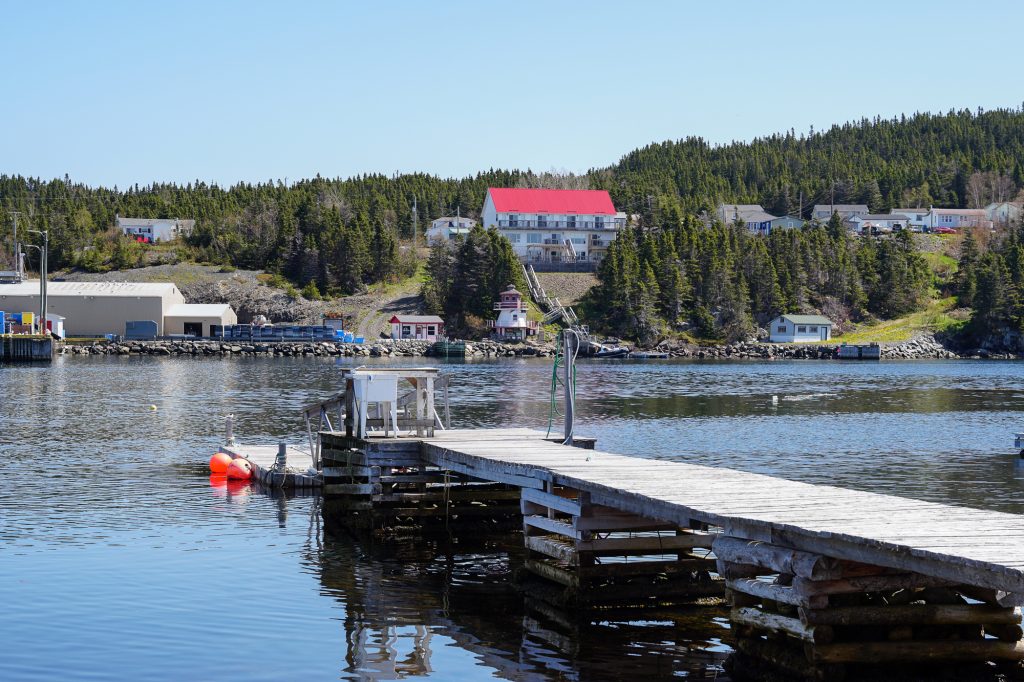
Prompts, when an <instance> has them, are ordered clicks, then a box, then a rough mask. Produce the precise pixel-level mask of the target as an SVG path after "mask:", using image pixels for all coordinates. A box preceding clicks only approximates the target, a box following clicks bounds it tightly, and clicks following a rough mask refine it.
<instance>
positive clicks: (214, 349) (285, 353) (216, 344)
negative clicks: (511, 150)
mask: <svg viewBox="0 0 1024 682" xmlns="http://www.w3.org/2000/svg"><path fill="white" fill-rule="evenodd" d="M431 345H432V344H431V343H430V342H428V341H391V340H381V341H377V342H374V343H365V344H353V343H332V342H329V341H284V342H273V343H263V342H257V341H254V342H220V341H184V340H180V341H179V340H174V341H120V342H115V341H111V342H95V343H89V344H75V345H72V344H65V345H63V346H62V347H61V350H60V352H61V354H62V355H163V356H197V357H200V356H202V357H205V356H233V355H237V356H261V357H301V356H314V357H318V356H319V357H327V356H335V357H376V358H379V357H424V356H429V355H430V354H431V353H430V347H431ZM552 354H554V346H551V345H548V346H538V345H534V344H522V343H518V344H507V343H498V342H495V341H475V342H467V343H466V357H548V356H550V355H552Z"/></svg>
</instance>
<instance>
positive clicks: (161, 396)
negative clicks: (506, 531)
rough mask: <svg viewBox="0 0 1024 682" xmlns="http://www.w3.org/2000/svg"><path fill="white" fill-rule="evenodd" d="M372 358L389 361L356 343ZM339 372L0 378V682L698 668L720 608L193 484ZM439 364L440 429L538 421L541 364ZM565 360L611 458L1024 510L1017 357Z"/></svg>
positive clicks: (193, 370)
mask: <svg viewBox="0 0 1024 682" xmlns="http://www.w3.org/2000/svg"><path fill="white" fill-rule="evenodd" d="M377 362H389V363H393V362H396V361H394V360H391V361H384V360H369V359H362V360H360V363H361V364H372V363H377ZM400 362H402V363H403V364H412V365H421V364H435V363H434V361H432V360H430V359H422V358H408V359H402V360H400ZM351 364H354V363H353V361H352V360H351V359H331V358H293V359H275V360H257V359H248V358H225V359H221V358H214V359H203V358H196V359H182V358H171V359H160V358H120V357H113V358H103V357H100V358H91V357H90V358H59V359H58V360H57V361H56V362H55V363H54V364H53V365H52V367H46V368H44V367H17V366H11V367H4V368H2V369H0V373H2V374H0V376H2V378H3V380H4V384H5V386H6V387H8V390H6V391H5V393H4V395H3V396H2V398H0V474H2V475H3V485H2V486H0V603H3V604H4V608H3V609H0V632H3V633H4V637H5V640H4V646H0V679H18V680H34V679H53V678H57V677H60V678H69V679H83V678H90V679H92V678H111V677H118V678H133V679H140V680H145V679H166V678H167V677H169V676H173V677H181V678H188V679H223V680H233V679H246V680H250V679H260V678H265V679H281V678H296V677H309V678H312V679H323V678H332V677H333V678H337V677H339V676H341V677H344V678H353V679H358V678H366V679H369V678H373V677H374V676H376V677H377V678H378V679H382V678H383V677H386V676H388V675H390V676H392V678H395V677H403V676H404V677H416V676H420V675H432V676H434V677H437V678H439V679H451V678H453V677H465V678H467V679H475V678H479V677H486V676H497V677H502V678H505V679H517V680H518V679H550V678H558V679H612V678H620V679H621V678H629V677H633V678H644V679H647V678H649V679H657V678H664V677H670V676H686V675H688V676H690V677H693V678H697V679H701V678H702V677H704V678H709V679H710V678H711V677H714V675H715V674H716V672H717V671H718V665H719V663H720V661H721V658H722V656H724V654H725V652H726V651H727V649H728V643H729V640H728V630H727V629H726V628H725V626H724V615H725V614H724V613H721V612H717V611H715V610H707V609H701V610H696V611H693V612H686V611H684V610H676V611H673V612H671V613H663V614H653V615H650V616H645V618H646V620H644V621H640V622H637V621H631V620H628V619H618V618H614V617H608V618H607V619H606V620H603V621H599V622H590V621H584V622H580V621H578V620H576V619H574V618H572V617H569V616H568V615H566V614H559V613H555V612H551V611H550V610H545V609H544V608H542V607H540V606H538V605H536V604H533V603H527V602H525V601H524V600H523V599H522V598H521V597H520V596H518V595H517V593H516V592H515V591H514V589H513V585H512V573H513V570H514V568H515V565H516V563H515V562H516V551H517V548H516V547H515V546H514V543H513V546H511V547H508V546H504V545H502V544H500V543H499V544H493V543H492V544H490V545H484V546H482V547H474V548H466V547H458V548H456V551H453V552H451V553H450V555H449V553H448V552H445V551H441V550H440V549H439V548H437V547H427V548H426V550H427V551H425V550H424V549H423V548H417V549H415V550H413V549H409V548H406V549H401V550H400V549H398V548H394V547H366V546H362V545H360V544H358V543H353V542H352V541H350V540H348V539H346V538H332V537H324V536H323V533H322V530H321V528H320V526H319V519H320V506H319V505H320V501H319V499H318V498H315V497H302V496H299V497H294V496H282V495H274V494H268V493H266V492H264V491H261V490H259V489H258V488H257V487H255V486H250V485H247V484H234V483H231V482H227V481H221V480H218V479H211V477H210V476H209V474H208V472H207V470H206V461H207V460H208V458H209V456H210V454H211V453H212V452H213V451H214V450H215V449H216V447H217V446H218V445H219V444H220V441H221V439H222V432H223V417H224V415H226V414H228V413H234V414H235V415H236V432H237V433H238V434H239V436H240V437H241V438H242V439H243V440H245V441H248V442H254V443H266V444H270V443H274V442H276V441H278V440H280V439H282V438H287V439H293V438H294V439H296V440H301V439H302V437H303V436H302V434H301V429H302V425H301V423H300V421H299V419H298V410H299V408H300V407H301V406H302V405H304V404H307V403H309V402H311V401H313V400H315V399H318V398H323V397H326V396H327V395H329V394H331V393H332V392H333V391H334V390H336V388H337V377H338V371H339V368H340V367H342V366H348V365H351ZM446 369H447V370H448V371H450V373H451V374H452V377H453V382H452V389H451V397H452V403H453V404H452V416H453V422H454V425H455V426H457V427H468V426H506V425H529V426H538V427H543V426H545V425H546V424H547V421H548V409H549V403H548V391H549V388H550V378H551V365H550V363H549V362H548V361H545V360H503V361H500V362H464V363H448V364H446ZM578 377H579V380H578V381H579V386H578V402H577V410H578V414H579V420H580V424H579V426H578V430H579V432H581V433H586V434H587V435H593V436H596V437H597V438H598V442H599V447H601V448H603V449H605V450H608V451H614V452H622V453H628V454H635V455H639V456H643V457H653V458H662V459H678V460H683V461H689V462H696V463H703V464H712V465H716V466H727V467H733V468H738V469H744V470H748V471H755V472H759V473H769V474H773V475H777V476H782V477H785V478H790V479H797V480H804V481H811V482H822V483H833V484H838V485H842V486H847V487H851V488H859V489H866V490H873V491H879V492H887V493H892V494H897V495H904V496H909V497H915V498H922V499H929V500H935V501H940V502H946V503H951V504H964V505H971V506H979V507H986V508H991V509H997V510H1001V511H1007V512H1013V513H1024V494H1022V492H1024V467H1021V466H1020V465H1019V464H1018V458H1017V457H1016V453H1015V452H1014V450H1013V448H1012V447H1011V445H1012V441H1011V438H1012V433H1013V432H1015V431H1020V430H1024V428H1021V427H1022V423H1021V422H1022V421H1024V420H1022V418H1021V417H1022V415H1021V405H1022V404H1024V403H1022V401H1021V398H1022V397H1024V363H1013V362H970V361H964V362H915V363H875V364H871V363H867V364H840V363H817V362H803V363H801V362H771V363H767V362H766V363H757V362H730V363H711V362H674V361H669V362H628V361H627V362H621V361H620V362H601V361H586V362H583V363H581V365H580V368H579V374H578ZM772 396H778V398H779V400H778V401H777V403H773V401H772V399H771V398H772ZM149 405H155V406H156V407H157V409H156V410H155V411H151V410H149V409H148V406H149ZM556 428H557V426H556ZM403 552H404V553H403ZM226 651H227V652H230V651H245V652H248V653H247V655H246V656H245V657H243V658H242V659H240V658H239V657H236V656H231V655H226V654H225V652H226ZM252 652H255V655H253V654H252Z"/></svg>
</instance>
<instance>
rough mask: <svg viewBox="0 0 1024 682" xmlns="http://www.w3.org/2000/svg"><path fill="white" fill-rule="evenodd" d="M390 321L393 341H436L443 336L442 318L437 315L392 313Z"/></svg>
mask: <svg viewBox="0 0 1024 682" xmlns="http://www.w3.org/2000/svg"><path fill="white" fill-rule="evenodd" d="M390 322H391V338H392V339H394V340H395V341H405V340H415V341H437V340H438V339H440V338H442V337H443V336H444V320H442V319H441V318H440V317H438V316H437V315H394V316H393V317H392V318H391V320H390Z"/></svg>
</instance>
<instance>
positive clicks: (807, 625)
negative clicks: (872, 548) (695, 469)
mask: <svg viewBox="0 0 1024 682" xmlns="http://www.w3.org/2000/svg"><path fill="white" fill-rule="evenodd" d="M713 550H714V553H715V556H716V557H717V567H718V573H719V575H721V576H722V577H723V578H725V581H726V587H727V596H728V598H729V601H730V605H731V607H732V608H731V611H730V620H731V621H732V625H733V629H734V631H735V634H736V653H735V654H734V655H733V656H732V658H731V660H730V662H729V665H730V666H731V670H730V672H731V674H732V676H733V678H735V679H737V680H760V679H777V678H778V677H779V676H780V675H781V676H783V677H785V678H787V679H813V680H841V679H843V678H844V677H845V676H846V675H847V674H848V673H849V672H850V671H851V670H857V671H859V673H861V674H863V673H869V672H870V670H871V668H872V666H881V667H876V668H875V671H876V672H880V671H882V670H883V669H884V671H885V672H887V673H889V674H891V673H893V672H894V671H895V670H897V669H899V667H900V666H906V667H907V671H908V673H912V674H913V677H914V678H918V677H919V676H920V675H921V674H922V673H923V672H925V671H926V670H927V666H929V665H935V666H937V668H936V671H938V667H941V669H942V670H943V671H944V672H946V673H948V672H950V670H951V668H950V666H962V667H963V670H962V674H963V675H964V676H965V677H966V676H970V675H973V673H975V672H977V671H978V670H979V669H983V668H985V667H987V666H991V665H998V666H1001V667H1002V668H1003V669H1004V670H1005V672H1007V673H1008V674H1011V675H1019V674H1021V672H1024V670H1022V668H1021V661H1022V660H1024V643H1022V641H1021V638H1022V634H1024V631H1022V629H1021V611H1020V608H1019V605H1018V602H1019V600H1018V599H1017V598H1016V597H1014V596H1013V595H1005V594H1001V593H997V592H996V591H994V590H984V589H980V588H974V587H970V586H967V585H958V584H956V583H955V582H952V581H949V580H941V579H936V578H931V577H929V576H925V575H921V574H917V573H909V572H905V571H896V570H893V569H888V568H884V567H880V566H870V565H867V564H861V563H855V562H851V561H841V560H838V559H835V558H832V557H828V556H826V555H823V554H818V553H811V552H804V551H800V550H797V549H793V548H790V547H785V546H782V545H776V544H770V543H766V542H755V541H749V540H744V539H742V538H735V537H726V536H720V537H719V538H717V539H716V540H715V542H714V545H713Z"/></svg>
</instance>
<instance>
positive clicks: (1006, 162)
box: [592, 109, 1024, 218]
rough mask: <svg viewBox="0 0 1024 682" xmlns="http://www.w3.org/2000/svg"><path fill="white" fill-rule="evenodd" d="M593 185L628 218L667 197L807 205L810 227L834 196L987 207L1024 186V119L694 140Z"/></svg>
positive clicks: (1005, 113)
mask: <svg viewBox="0 0 1024 682" xmlns="http://www.w3.org/2000/svg"><path fill="white" fill-rule="evenodd" d="M975 173H979V174H981V175H979V176H976V177H975V180H974V184H973V185H972V179H971V178H972V175H974V174H975ZM985 173H989V174H991V175H988V176H985V175H983V174H985ZM592 176H593V177H594V182H595V183H596V185H598V186H600V187H602V188H606V189H608V190H610V191H611V193H612V196H613V198H614V199H615V202H616V206H619V207H620V210H622V207H626V210H631V211H634V212H641V213H646V212H649V210H650V209H649V207H653V208H654V209H655V210H657V207H658V202H657V200H658V199H659V198H662V199H664V198H666V197H667V198H678V199H679V200H680V202H681V204H682V207H683V208H684V209H685V210H687V211H699V210H701V209H706V208H711V207H713V206H714V205H715V204H716V203H717V202H718V201H726V202H736V203H759V204H762V205H763V206H764V208H765V210H766V211H768V212H769V213H773V214H774V215H786V214H789V215H796V214H797V212H798V210H799V208H800V200H801V198H802V199H803V209H804V215H803V217H805V218H806V217H809V210H810V207H811V206H812V205H813V204H815V203H823V204H827V203H830V202H831V201H832V200H833V197H834V203H837V204H842V203H866V204H868V205H869V206H870V207H871V209H872V210H875V211H879V210H887V209H889V208H893V207H905V206H928V205H930V204H934V205H935V206H945V207H975V206H977V205H982V206H983V205H984V204H986V203H988V201H990V200H996V201H1000V200H1003V201H1005V200H1008V199H1011V198H1013V195H1014V194H1015V193H1016V191H1017V190H1019V189H1020V188H1021V187H1022V186H1024V111H1022V110H1017V109H1014V110H997V111H988V112H976V113H973V112H970V111H960V112H950V113H948V114H944V115H932V114H915V115H913V116H909V117H907V116H903V117H900V118H898V119H891V120H890V119H874V120H866V119H865V120H862V121H858V122H856V123H847V124H844V125H840V126H833V127H832V128H831V129H829V130H828V131H825V132H816V133H813V134H808V135H800V134H797V133H795V132H794V131H790V132H788V133H784V134H778V135H772V136H770V137H764V138H760V139H756V140H753V141H752V142H749V143H747V142H735V143H733V144H729V145H721V146H712V145H710V144H708V143H707V142H706V141H704V140H702V139H700V138H693V137H691V138H686V139H684V140H679V141H676V142H663V143H660V144H651V145H648V146H647V147H644V148H642V149H637V150H636V151H633V152H630V153H629V154H627V155H626V156H625V157H623V158H622V160H621V161H620V162H619V163H618V164H616V165H615V166H613V167H612V168H611V169H609V170H608V171H605V172H596V173H593V174H592ZM993 176H995V177H993ZM1007 180H1008V182H1007Z"/></svg>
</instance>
